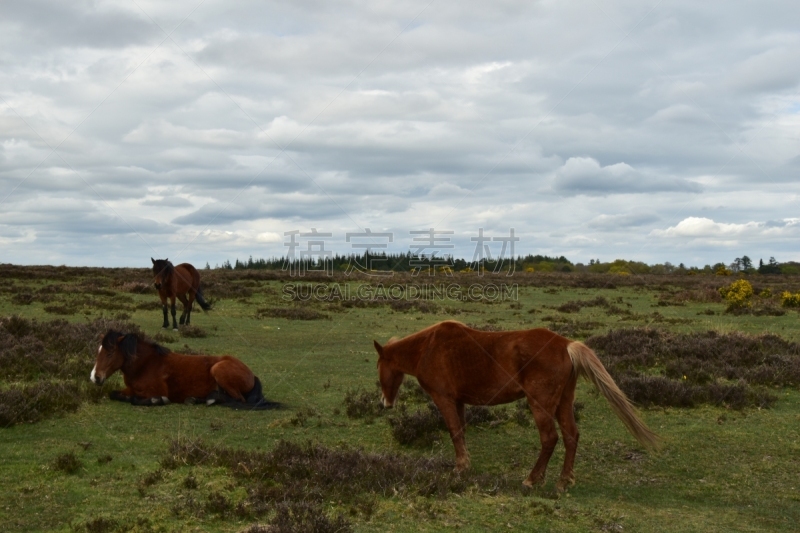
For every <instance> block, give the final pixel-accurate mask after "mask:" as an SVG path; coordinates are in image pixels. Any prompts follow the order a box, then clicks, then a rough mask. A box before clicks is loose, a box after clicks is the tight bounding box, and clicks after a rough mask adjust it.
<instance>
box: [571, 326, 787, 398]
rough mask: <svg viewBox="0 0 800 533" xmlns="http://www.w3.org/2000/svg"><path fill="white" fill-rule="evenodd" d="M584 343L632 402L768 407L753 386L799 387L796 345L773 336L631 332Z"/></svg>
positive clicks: (646, 330)
mask: <svg viewBox="0 0 800 533" xmlns="http://www.w3.org/2000/svg"><path fill="white" fill-rule="evenodd" d="M586 343H587V344H588V345H589V346H591V347H592V348H593V349H595V350H597V351H598V355H599V356H600V358H601V359H602V361H603V365H605V367H606V368H607V369H608V371H609V372H610V373H611V375H612V376H613V377H614V380H615V381H617V384H618V385H619V386H620V388H621V389H622V390H623V391H624V392H625V393H626V394H627V395H628V396H629V397H630V398H631V400H633V401H635V402H638V403H641V404H643V405H661V406H668V405H671V406H675V407H692V406H695V405H699V404H704V403H710V404H715V405H727V406H729V407H732V408H736V409H741V408H743V407H747V406H756V407H769V406H770V405H771V404H772V403H773V402H774V401H775V397H774V396H772V395H771V394H769V393H768V392H765V391H760V390H758V389H757V388H756V387H754V386H768V387H787V386H790V387H798V386H800V345H798V344H796V343H793V342H789V341H786V340H784V339H782V338H780V337H779V336H777V335H772V334H765V335H758V336H750V335H744V334H742V333H729V334H719V333H716V332H714V331H708V332H705V333H689V334H675V333H669V332H665V331H660V330H654V329H645V328H632V329H620V330H614V331H611V332H609V333H608V334H606V335H598V336H594V337H591V338H590V339H588V340H587V341H586ZM654 371H656V372H659V373H662V372H663V375H653V374H654ZM730 383H733V384H730Z"/></svg>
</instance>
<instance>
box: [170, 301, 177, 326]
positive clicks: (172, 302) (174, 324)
mask: <svg viewBox="0 0 800 533" xmlns="http://www.w3.org/2000/svg"><path fill="white" fill-rule="evenodd" d="M170 303H171V304H172V329H173V330H174V331H178V321H177V320H176V319H175V314H176V313H175V297H174V296H171V297H170Z"/></svg>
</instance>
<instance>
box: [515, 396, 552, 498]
mask: <svg viewBox="0 0 800 533" xmlns="http://www.w3.org/2000/svg"><path fill="white" fill-rule="evenodd" d="M554 403H555V402H550V401H548V400H547V399H545V398H542V397H533V396H528V404H529V405H530V407H531V411H533V418H534V420H536V427H538V428H539V439H540V440H541V443H542V450H541V451H540V452H539V458H538V459H537V460H536V464H535V465H534V466H533V470H531V473H530V474H529V475H528V477H527V479H525V481H523V482H522V484H523V485H526V486H528V487H533V486H534V485H538V484H541V483H544V479H545V475H546V473H547V463H548V462H550V457H551V456H552V455H553V450H554V449H555V447H556V444H558V432H557V431H556V424H555V421H554V415H555V410H556V409H555V405H551V404H554Z"/></svg>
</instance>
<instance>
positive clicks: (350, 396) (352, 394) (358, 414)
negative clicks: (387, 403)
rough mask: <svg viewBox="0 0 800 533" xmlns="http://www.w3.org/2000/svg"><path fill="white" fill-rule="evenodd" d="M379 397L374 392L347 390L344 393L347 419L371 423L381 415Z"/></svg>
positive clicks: (358, 389) (357, 389)
mask: <svg viewBox="0 0 800 533" xmlns="http://www.w3.org/2000/svg"><path fill="white" fill-rule="evenodd" d="M379 398H380V396H379V395H378V394H377V393H376V392H375V391H372V392H370V391H367V390H364V389H362V388H355V389H347V391H346V392H345V393H344V405H345V412H346V413H347V417H348V418H366V419H367V421H372V420H373V419H374V418H375V417H377V416H380V415H381V414H382V413H383V407H382V406H381V405H380V401H379Z"/></svg>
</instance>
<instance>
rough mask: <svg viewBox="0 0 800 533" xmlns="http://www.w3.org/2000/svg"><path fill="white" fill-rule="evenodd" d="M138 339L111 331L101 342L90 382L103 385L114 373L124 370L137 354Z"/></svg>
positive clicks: (131, 335)
mask: <svg viewBox="0 0 800 533" xmlns="http://www.w3.org/2000/svg"><path fill="white" fill-rule="evenodd" d="M137 341H138V339H137V337H136V335H133V334H127V335H126V334H124V333H120V332H119V331H114V330H109V331H108V333H106V334H105V336H104V337H103V339H102V340H101V341H100V347H99V348H98V349H97V360H96V361H95V363H94V368H93V369H92V373H91V374H90V375H89V380H90V381H91V382H92V383H95V384H96V385H102V384H103V382H104V381H105V380H106V379H108V378H109V377H110V376H111V375H112V374H113V373H114V372H116V371H117V370H119V369H120V368H122V367H123V366H124V365H125V363H126V362H127V361H130V360H131V359H132V358H133V357H134V355H135V354H136V344H137Z"/></svg>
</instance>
